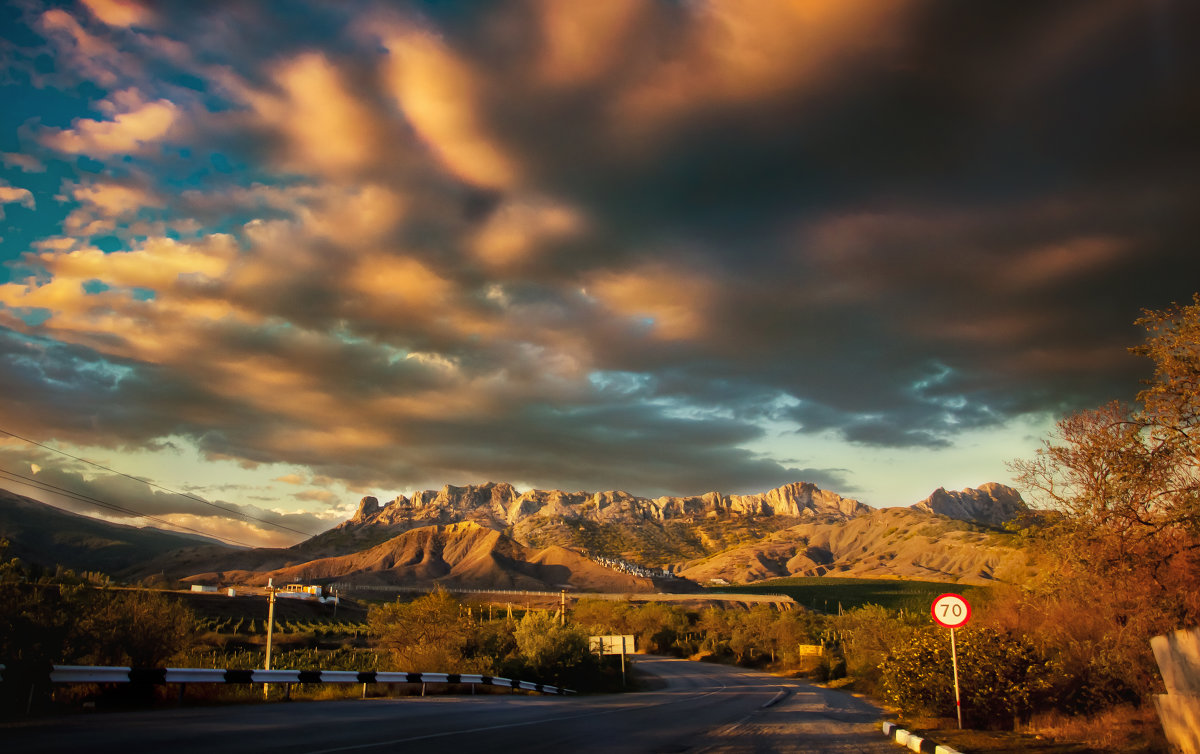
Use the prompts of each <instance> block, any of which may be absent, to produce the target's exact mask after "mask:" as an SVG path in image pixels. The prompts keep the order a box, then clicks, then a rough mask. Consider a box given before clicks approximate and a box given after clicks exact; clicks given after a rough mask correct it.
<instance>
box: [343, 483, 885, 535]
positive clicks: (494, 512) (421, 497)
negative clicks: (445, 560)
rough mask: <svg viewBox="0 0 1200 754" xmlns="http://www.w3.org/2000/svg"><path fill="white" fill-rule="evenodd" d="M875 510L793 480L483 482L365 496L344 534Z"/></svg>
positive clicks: (828, 514) (843, 516) (826, 514)
mask: <svg viewBox="0 0 1200 754" xmlns="http://www.w3.org/2000/svg"><path fill="white" fill-rule="evenodd" d="M870 510H871V507H870V506H868V505H865V504H863V503H860V502H859V501H857V500H853V499H851V498H844V497H842V496H841V495H838V494H836V493H833V492H828V491H826V490H822V489H820V488H819V487H817V486H816V485H815V484H811V483H809V482H795V483H792V484H787V485H784V486H782V487H778V488H776V489H773V490H770V491H768V492H763V493H759V494H754V495H727V494H722V493H718V492H708V493H706V494H704V495H699V496H691V497H658V498H644V497H637V496H635V495H631V494H629V493H628V492H621V491H616V490H610V491H607V492H563V491H562V490H529V491H528V492H524V493H521V492H518V491H517V490H516V488H514V487H513V486H512V485H511V484H508V483H504V482H501V483H495V482H488V483H486V484H481V485H468V486H465V487H454V486H451V485H446V486H445V487H443V488H442V489H441V490H437V491H434V490H425V491H423V492H417V493H414V494H413V496H412V497H411V498H408V497H405V496H404V495H401V496H399V497H397V498H396V499H395V500H393V501H391V502H390V503H387V504H385V505H381V504H380V503H379V500H378V498H375V497H364V498H363V499H362V501H361V502H360V503H359V506H358V511H357V512H356V513H355V514H354V516H353V517H351V518H350V519H349V520H348V521H346V522H344V523H343V524H341V525H340V526H339V527H337V528H338V529H355V528H361V527H364V526H382V527H387V528H393V529H403V528H413V527H414V526H416V525H423V524H427V523H443V522H448V521H475V522H477V523H480V524H482V525H485V526H489V527H490V528H493V529H504V528H507V527H511V526H514V525H516V524H518V523H520V522H521V521H523V520H525V519H527V518H530V517H541V518H558V517H561V518H569V519H582V520H587V521H595V522H598V523H605V522H612V521H621V522H631V521H659V522H662V521H669V520H678V519H692V520H694V519H697V518H711V517H717V516H722V515H727V516H794V517H798V518H810V517H822V518H835V519H839V520H847V519H849V518H852V517H854V516H856V515H859V514H860V513H866V512H867V511H870Z"/></svg>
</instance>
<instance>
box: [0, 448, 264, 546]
mask: <svg viewBox="0 0 1200 754" xmlns="http://www.w3.org/2000/svg"><path fill="white" fill-rule="evenodd" d="M4 477H7V478H8V479H9V480H10V481H15V482H18V483H20V484H26V485H29V486H30V487H33V488H34V489H37V490H41V491H42V492H52V493H54V494H57V495H62V496H64V497H67V498H71V499H74V500H78V501H79V502H84V503H90V504H92V505H95V506H98V507H100V508H104V509H106V510H111V511H116V512H117V513H124V514H126V515H128V516H135V517H137V518H144V519H148V520H150V521H157V522H158V523H160V524H164V525H166V526H169V527H172V528H175V529H182V530H184V531H188V532H191V533H193V534H199V535H200V536H202V537H209V538H211V539H218V540H220V541H222V542H228V543H230V544H235V545H239V546H242V547H251V548H253V547H255V545H252V544H250V543H249V542H242V541H240V540H237V539H234V538H233V537H229V536H226V535H223V534H213V533H211V532H206V531H201V530H199V529H193V528H191V527H189V526H183V525H182V524H177V523H175V522H173V521H167V520H166V519H163V518H159V517H158V516H152V515H150V514H149V513H140V512H138V511H135V510H133V509H131V508H126V507H124V506H120V505H117V504H116V503H110V502H106V501H104V500H101V499H100V498H97V497H93V496H92V495H85V494H83V493H81V492H76V491H74V490H69V489H67V488H66V487H59V486H58V485H56V484H50V483H49V482H46V481H44V480H41V479H34V478H33V477H29V476H25V475H24V474H18V473H16V472H15V471H9V470H8V469H5V468H0V478H4Z"/></svg>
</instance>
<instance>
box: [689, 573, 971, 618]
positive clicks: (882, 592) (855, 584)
mask: <svg viewBox="0 0 1200 754" xmlns="http://www.w3.org/2000/svg"><path fill="white" fill-rule="evenodd" d="M983 589H987V587H981V586H964V585H959V584H946V583H942V582H937V581H904V580H901V579H839V578H830V577H828V576H789V577H786V578H781V579H770V580H769V581H756V582H754V583H753V584H742V585H733V586H721V587H709V588H708V589H707V591H711V592H723V593H727V592H736V593H741V594H786V595H788V596H789V597H791V598H792V599H794V600H796V602H798V603H800V604H801V605H803V606H804V607H807V608H809V609H811V610H817V611H820V612H823V613H836V612H837V611H838V607H839V606H840V607H841V609H843V610H850V609H851V608H855V607H861V606H863V605H880V606H882V607H886V608H889V609H893V610H897V609H900V608H904V609H906V610H928V609H929V607H930V605H932V604H933V600H934V598H935V597H937V596H938V595H939V594H945V593H946V592H956V593H958V594H964V596H966V597H967V599H970V593H971V592H978V591H979V590H983Z"/></svg>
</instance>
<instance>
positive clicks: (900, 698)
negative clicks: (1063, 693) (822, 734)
mask: <svg viewBox="0 0 1200 754" xmlns="http://www.w3.org/2000/svg"><path fill="white" fill-rule="evenodd" d="M956 638H957V648H958V677H959V687H960V690H961V698H962V711H963V719H964V721H966V720H969V721H970V722H971V723H972V724H973V725H975V726H980V727H1011V726H1012V725H1013V724H1014V723H1015V722H1016V721H1017V720H1020V719H1027V718H1028V717H1029V715H1030V714H1032V713H1033V712H1034V711H1035V710H1039V709H1044V708H1045V707H1047V706H1049V702H1050V691H1051V689H1052V688H1053V685H1054V681H1055V680H1056V678H1060V677H1061V672H1060V670H1059V669H1058V668H1057V666H1056V665H1055V663H1053V662H1052V661H1049V660H1047V659H1046V658H1044V657H1043V656H1042V655H1041V654H1040V653H1039V652H1038V651H1037V649H1036V648H1035V647H1034V645H1033V644H1032V643H1031V642H1030V641H1029V640H1028V639H1025V638H1023V637H1018V636H1014V635H1011V634H1007V633H1003V632H1000V631H996V630H994V629H990V628H978V629H969V628H968V629H962V630H960V631H958V633H957V637H956ZM880 671H881V673H882V690H883V693H884V695H885V697H886V698H887V699H888V701H890V702H892V703H893V704H895V705H896V706H898V707H899V708H900V709H901V710H902V711H904V712H906V713H911V714H924V715H934V716H941V717H951V716H954V714H955V709H954V680H953V675H952V673H953V670H952V665H951V656H950V637H949V636H948V634H947V632H946V631H945V630H944V629H937V628H928V629H924V630H921V631H918V632H917V633H916V634H914V636H913V637H912V640H911V641H910V642H909V643H908V644H907V645H906V646H904V647H903V648H901V649H900V650H898V651H896V652H895V653H893V654H892V655H891V656H889V657H888V658H887V659H885V660H884V661H883V663H882V664H881V666H880Z"/></svg>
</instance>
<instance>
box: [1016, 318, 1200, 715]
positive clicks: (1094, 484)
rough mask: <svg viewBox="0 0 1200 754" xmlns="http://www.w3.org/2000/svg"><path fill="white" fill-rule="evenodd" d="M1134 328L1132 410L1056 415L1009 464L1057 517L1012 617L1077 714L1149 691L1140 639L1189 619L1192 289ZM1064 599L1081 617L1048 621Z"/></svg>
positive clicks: (1194, 400)
mask: <svg viewBox="0 0 1200 754" xmlns="http://www.w3.org/2000/svg"><path fill="white" fill-rule="evenodd" d="M1137 324H1139V325H1140V326H1142V327H1144V328H1145V330H1146V333H1147V336H1146V339H1145V342H1144V343H1143V344H1142V345H1140V346H1137V347H1135V348H1132V349H1130V350H1131V351H1132V352H1133V353H1136V354H1138V355H1141V356H1145V357H1147V358H1149V359H1150V360H1151V361H1152V362H1153V364H1154V376H1153V378H1152V379H1151V380H1150V381H1149V382H1148V383H1147V386H1146V388H1145V389H1144V390H1142V391H1141V392H1140V393H1139V394H1138V396H1137V401H1136V403H1135V404H1133V405H1123V404H1120V403H1111V404H1109V405H1106V406H1103V407H1101V408H1098V409H1093V410H1088V411H1081V412H1079V413H1076V414H1074V415H1072V416H1068V417H1066V418H1065V419H1063V420H1062V421H1061V422H1059V424H1058V426H1057V429H1056V431H1055V433H1054V435H1053V437H1052V438H1051V439H1050V440H1048V441H1046V442H1045V443H1044V444H1043V447H1042V448H1041V449H1040V450H1039V451H1038V453H1037V455H1036V457H1035V458H1033V459H1030V460H1025V461H1018V462H1015V463H1013V464H1011V466H1012V468H1013V470H1014V471H1015V472H1016V473H1017V476H1018V481H1019V482H1020V483H1021V484H1022V485H1023V486H1024V487H1025V488H1026V490H1028V491H1031V492H1032V495H1031V499H1032V501H1033V502H1034V503H1035V504H1040V505H1041V506H1042V507H1045V508H1049V509H1051V510H1052V511H1053V512H1054V513H1055V516H1056V518H1055V520H1054V521H1053V523H1052V525H1051V526H1050V527H1049V528H1048V529H1047V530H1046V531H1045V532H1044V535H1043V537H1042V541H1043V543H1044V544H1045V547H1046V549H1047V550H1048V552H1049V553H1050V554H1051V555H1053V556H1054V557H1055V558H1056V560H1057V563H1056V568H1054V569H1053V570H1052V571H1051V572H1050V573H1048V574H1047V575H1046V576H1045V577H1044V578H1043V579H1042V580H1041V582H1040V583H1038V584H1036V585H1033V586H1032V587H1031V588H1032V589H1033V594H1032V598H1031V599H1028V600H1025V601H1024V602H1023V604H1021V605H1020V606H1019V609H1020V612H1021V615H1020V616H1019V620H1020V621H1022V622H1023V623H1024V625H1025V626H1027V627H1028V628H1029V631H1030V633H1031V634H1033V635H1036V636H1038V637H1039V641H1040V642H1042V643H1043V645H1044V646H1046V647H1049V646H1057V647H1058V648H1059V650H1060V651H1061V653H1062V659H1063V661H1064V663H1065V664H1066V666H1067V668H1068V670H1069V671H1070V672H1071V673H1072V674H1073V675H1075V676H1076V677H1077V678H1079V679H1080V683H1079V684H1078V688H1079V691H1080V694H1081V696H1080V703H1079V708H1080V709H1087V708H1095V707H1098V706H1105V705H1107V704H1110V703H1113V702H1116V701H1123V700H1128V699H1131V698H1132V699H1134V700H1136V699H1137V697H1138V696H1141V697H1143V698H1144V697H1145V696H1146V695H1147V694H1149V693H1152V692H1153V691H1154V690H1155V688H1154V687H1155V684H1156V680H1155V675H1156V674H1155V673H1154V672H1153V660H1152V657H1151V654H1150V650H1149V645H1148V639H1149V638H1150V637H1151V636H1152V635H1154V634H1156V633H1163V632H1166V631H1170V630H1173V629H1175V628H1178V627H1180V626H1190V625H1195V624H1196V623H1197V622H1200V590H1197V589H1196V584H1197V583H1200V295H1198V296H1196V297H1193V301H1192V303H1191V304H1189V305H1186V306H1179V305H1174V306H1171V307H1169V308H1167V309H1164V310H1162V311H1145V312H1144V313H1143V316H1142V317H1141V318H1140V319H1139V320H1138V321H1137ZM1063 605H1070V606H1072V608H1074V609H1077V610H1084V609H1086V611H1087V612H1088V615H1087V616H1086V617H1087V620H1083V621H1080V620H1072V621H1064V620H1061V619H1057V620H1056V619H1053V618H1052V614H1053V613H1055V612H1056V611H1060V610H1061V607H1062V606H1063ZM1098 689H1100V690H1103V691H1102V693H1099V694H1098V695H1097V690H1098Z"/></svg>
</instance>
